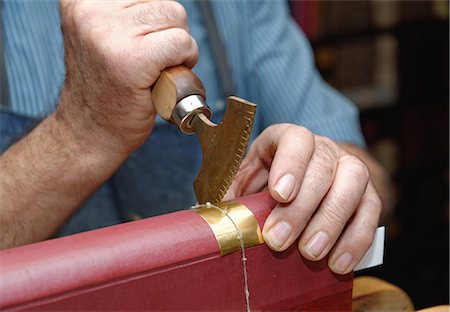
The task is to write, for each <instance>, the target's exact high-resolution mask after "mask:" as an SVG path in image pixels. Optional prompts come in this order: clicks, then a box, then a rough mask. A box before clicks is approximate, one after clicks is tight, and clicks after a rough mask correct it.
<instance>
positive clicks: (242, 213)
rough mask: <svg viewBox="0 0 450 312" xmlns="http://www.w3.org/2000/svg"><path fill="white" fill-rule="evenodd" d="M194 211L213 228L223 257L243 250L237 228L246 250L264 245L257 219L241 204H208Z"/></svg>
mask: <svg viewBox="0 0 450 312" xmlns="http://www.w3.org/2000/svg"><path fill="white" fill-rule="evenodd" d="M193 210H194V211H195V212H196V213H198V214H199V215H200V216H201V217H202V218H203V219H204V220H205V221H206V222H207V223H208V224H209V226H210V227H211V230H212V231H213V233H214V235H215V237H216V239H217V243H218V244H219V249H220V254H221V255H222V256H225V255H228V254H230V253H232V252H235V251H238V250H239V249H241V241H240V239H239V233H238V232H237V230H236V228H237V229H238V231H239V232H240V234H241V235H242V238H243V242H244V247H245V248H246V247H251V246H255V245H258V244H263V243H264V240H263V237H262V234H261V229H260V227H259V224H258V221H256V217H255V216H254V215H253V213H252V212H251V211H250V209H248V208H247V207H245V206H244V205H242V204H240V203H233V202H226V203H218V204H207V205H203V206H200V207H196V208H194V209H193ZM230 219H231V220H232V221H231V220H230ZM233 223H234V224H233Z"/></svg>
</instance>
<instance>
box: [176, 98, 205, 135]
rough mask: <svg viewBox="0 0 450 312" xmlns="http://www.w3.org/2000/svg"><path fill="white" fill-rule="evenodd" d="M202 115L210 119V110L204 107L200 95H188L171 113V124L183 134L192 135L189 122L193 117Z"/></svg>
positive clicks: (203, 101)
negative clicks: (176, 126)
mask: <svg viewBox="0 0 450 312" xmlns="http://www.w3.org/2000/svg"><path fill="white" fill-rule="evenodd" d="M199 113H203V114H205V116H206V117H208V119H211V116H212V112H211V109H210V108H209V107H208V105H206V102H205V99H204V97H202V96H201V95H197V94H194V95H190V96H187V97H185V98H184V99H182V100H181V101H179V102H178V103H177V104H176V105H175V108H174V110H173V112H172V122H173V123H174V124H176V125H178V127H179V128H180V130H181V132H183V133H185V134H192V133H194V132H193V130H192V128H191V121H192V118H194V116H195V115H197V114H199Z"/></svg>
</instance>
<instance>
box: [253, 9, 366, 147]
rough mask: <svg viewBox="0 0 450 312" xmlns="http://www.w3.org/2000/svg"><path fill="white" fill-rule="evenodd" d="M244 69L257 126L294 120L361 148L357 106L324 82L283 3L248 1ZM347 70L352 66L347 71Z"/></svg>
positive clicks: (296, 122)
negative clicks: (256, 114)
mask: <svg viewBox="0 0 450 312" xmlns="http://www.w3.org/2000/svg"><path fill="white" fill-rule="evenodd" d="M248 5H249V6H251V8H250V11H251V15H250V16H249V20H248V23H249V28H248V29H249V34H248V36H247V38H248V40H247V44H248V46H247V50H248V51H249V53H247V54H246V57H247V59H246V62H245V63H246V71H247V73H248V75H249V76H248V77H249V80H250V83H251V90H252V91H251V97H252V100H253V101H255V103H258V105H259V107H258V111H259V112H258V119H257V122H258V125H257V126H259V127H260V128H265V127H267V126H269V125H271V124H274V123H283V122H289V123H295V124H300V125H303V126H305V127H306V128H308V129H309V130H310V131H312V132H314V133H316V134H320V135H324V136H327V137H329V138H331V139H333V140H335V141H336V142H347V143H353V144H356V145H358V146H365V142H364V138H363V136H362V133H361V129H360V124H359V113H358V110H357V108H356V107H355V106H354V105H353V104H352V103H351V102H350V101H349V100H348V99H346V98H345V97H344V96H342V95H341V94H340V93H339V92H337V91H336V90H334V89H333V88H332V87H331V86H329V85H328V84H327V83H326V82H325V81H324V80H323V79H322V77H321V76H320V74H319V73H318V71H317V69H316V67H315V65H314V56H313V52H312V49H311V46H310V44H309V42H308V40H307V39H306V37H305V35H304V34H303V33H302V32H301V30H300V29H299V27H298V26H297V25H296V23H295V22H294V21H293V19H292V18H291V16H290V14H289V10H288V7H287V3H285V2H284V1H250V2H248ZM349 70H351V69H349Z"/></svg>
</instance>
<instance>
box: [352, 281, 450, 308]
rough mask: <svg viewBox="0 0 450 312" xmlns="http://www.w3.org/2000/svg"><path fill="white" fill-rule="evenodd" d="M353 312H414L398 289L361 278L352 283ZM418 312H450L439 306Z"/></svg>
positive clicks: (408, 299)
mask: <svg viewBox="0 0 450 312" xmlns="http://www.w3.org/2000/svg"><path fill="white" fill-rule="evenodd" d="M352 310H353V312H379V311H383V312H384V311H393V312H394V311H395V312H397V311H415V309H414V305H413V303H412V301H411V299H410V298H409V296H408V295H407V294H406V293H405V292H404V291H403V290H402V289H400V288H399V287H397V286H395V285H392V284H390V283H388V282H386V281H383V280H381V279H379V278H376V277H371V276H362V277H358V278H355V279H354V281H353V305H352ZM418 312H450V306H449V305H440V306H435V307H430V308H426V309H423V310H419V311H418Z"/></svg>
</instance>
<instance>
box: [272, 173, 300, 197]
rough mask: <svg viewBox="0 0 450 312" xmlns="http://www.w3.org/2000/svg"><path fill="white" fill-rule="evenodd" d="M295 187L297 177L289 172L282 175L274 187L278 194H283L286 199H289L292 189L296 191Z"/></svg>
mask: <svg viewBox="0 0 450 312" xmlns="http://www.w3.org/2000/svg"><path fill="white" fill-rule="evenodd" d="M294 187H295V177H294V176H293V175H292V174H290V173H288V174H285V175H284V176H283V177H281V179H280V180H278V182H277V184H276V185H275V187H274V189H275V192H277V193H278V195H280V196H281V198H283V199H284V200H288V199H289V196H291V194H292V191H294Z"/></svg>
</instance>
